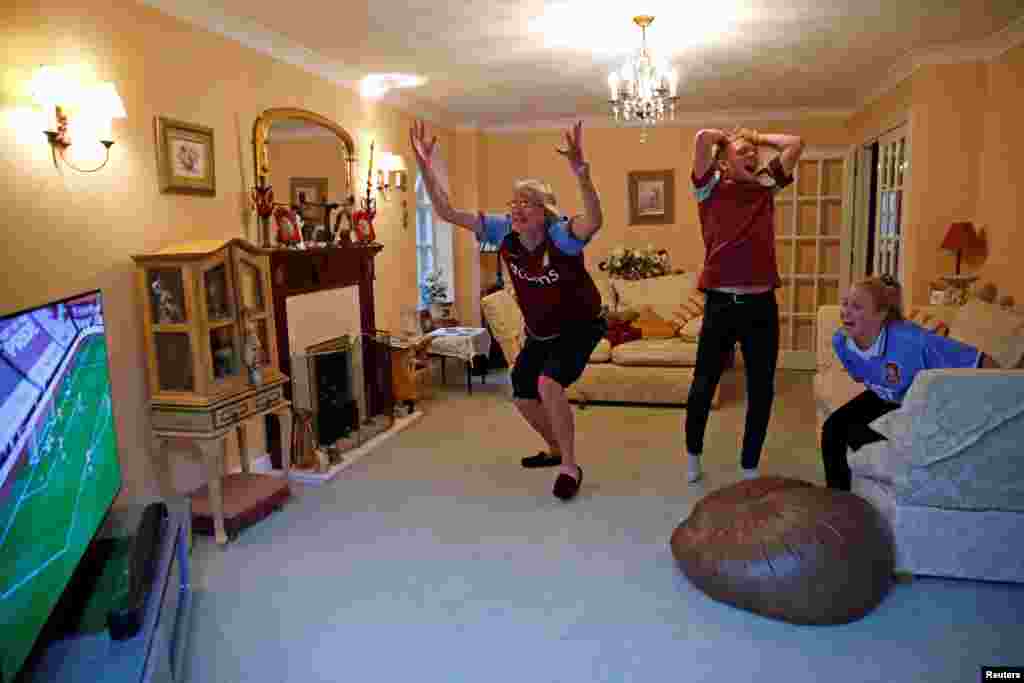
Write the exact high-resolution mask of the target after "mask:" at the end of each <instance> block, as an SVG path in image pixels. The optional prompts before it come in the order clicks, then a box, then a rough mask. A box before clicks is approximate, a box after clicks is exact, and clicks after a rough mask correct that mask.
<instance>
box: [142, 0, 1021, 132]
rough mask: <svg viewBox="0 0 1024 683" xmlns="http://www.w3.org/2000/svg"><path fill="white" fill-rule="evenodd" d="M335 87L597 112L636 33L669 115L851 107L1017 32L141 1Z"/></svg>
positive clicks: (729, 13) (534, 7)
mask: <svg viewBox="0 0 1024 683" xmlns="http://www.w3.org/2000/svg"><path fill="white" fill-rule="evenodd" d="M141 1H142V2H143V3H144V4H147V5H151V6H153V7H156V8H158V9H160V10H161V11H163V12H166V13H168V14H171V15H174V16H177V17H179V18H182V19H185V20H187V21H190V22H192V23H194V24H197V25H199V26H202V27H205V28H207V29H209V30H212V31H216V32H219V33H222V34H224V35H227V36H230V37H232V38H234V39H236V40H238V41H239V42H242V43H243V44H246V45H249V46H250V47H253V48H255V49H258V50H260V51H263V52H266V53H269V54H273V55H274V56H276V57H278V58H279V59H282V60H283V61H287V62H291V63H294V64H298V65H301V66H303V67H304V68H306V69H307V70H310V71H312V72H315V73H319V74H321V75H323V76H324V77H326V78H328V79H330V80H332V81H334V82H336V83H339V84H343V85H346V86H349V87H357V85H356V84H357V82H358V80H359V79H360V78H362V77H363V76H364V75H366V74H367V73H369V72H405V73H415V74H419V75H422V76H425V77H426V78H427V79H428V82H427V83H426V85H424V86H421V87H419V88H416V89H414V90H406V91H400V92H397V94H389V95H386V96H385V98H384V100H385V101H386V102H389V103H392V104H396V105H398V106H401V107H403V108H407V109H409V110H411V111H414V112H415V113H417V114H418V115H425V116H427V117H428V118H432V119H435V120H443V121H445V122H446V123H449V124H451V125H463V126H477V127H483V128H489V129H495V128H498V129H500V128H510V127H513V128H514V127H518V126H526V125H544V124H550V123H554V122H556V121H562V120H565V119H567V118H572V117H584V118H587V117H592V116H601V115H603V114H604V112H605V111H606V106H607V105H606V99H607V94H606V93H607V85H606V79H607V74H608V72H609V71H610V70H612V69H615V68H618V67H619V66H620V65H621V64H622V62H623V61H624V59H625V58H626V57H627V56H629V55H630V54H632V53H633V52H634V51H635V50H636V49H637V48H638V47H639V45H640V31H639V29H638V28H637V27H636V26H634V25H633V23H632V21H631V18H632V16H633V15H634V14H652V15H654V16H655V21H654V24H653V25H652V26H651V27H650V28H649V29H648V44H649V46H650V47H651V48H652V49H654V51H655V54H656V56H658V57H661V56H664V57H667V58H668V59H669V60H670V61H671V62H672V63H673V64H674V65H675V66H676V68H677V70H678V71H679V73H680V75H681V76H680V86H679V95H680V101H679V105H678V109H679V111H680V113H681V116H682V117H683V118H694V117H699V116H705V115H707V114H708V113H709V112H719V113H722V112H749V111H753V110H756V111H758V112H762V113H764V112H771V113H773V114H774V115H779V116H786V115H793V114H797V113H804V114H810V113H821V114H828V113H833V114H845V113H849V112H851V111H853V110H855V109H857V108H859V107H860V106H863V104H864V103H865V102H867V101H869V100H870V99H871V98H873V97H874V96H876V95H877V94H878V93H879V92H881V91H882V90H884V89H885V88H886V87H887V86H890V85H892V84H894V83H895V82H897V81H899V80H900V79H901V78H903V77H905V76H907V75H909V73H911V72H912V70H913V69H914V68H916V67H917V66H920V65H921V64H923V63H937V62H951V61H959V60H964V59H979V58H981V59H985V58H992V57H994V56H996V55H998V54H999V53H1001V52H1002V51H1005V50H1006V49H1008V48H1009V47H1011V46H1013V45H1015V44H1018V43H1020V42H1024V0H969V1H968V0H959V1H958V0H916V1H915V2H910V1H908V0H682V1H680V0H672V1H668V0H646V1H645V2H639V3H628V4H629V5H630V8H629V9H620V8H618V6H619V5H625V4H627V3H620V2H614V3H613V2H608V1H606V0H561V1H554V2H553V1H550V0H547V1H545V0H401V1H396V0H377V1H376V2H373V3H357V2H346V0H289V1H288V2H282V1H280V0H212V2H209V1H206V0H141Z"/></svg>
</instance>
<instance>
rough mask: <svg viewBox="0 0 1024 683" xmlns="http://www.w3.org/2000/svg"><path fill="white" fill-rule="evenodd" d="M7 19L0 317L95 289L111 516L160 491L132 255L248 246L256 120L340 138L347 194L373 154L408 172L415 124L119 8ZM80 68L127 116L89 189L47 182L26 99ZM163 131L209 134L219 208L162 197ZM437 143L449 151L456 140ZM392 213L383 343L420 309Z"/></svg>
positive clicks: (153, 15) (154, 17) (387, 213)
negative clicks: (207, 241) (49, 74)
mask: <svg viewBox="0 0 1024 683" xmlns="http://www.w3.org/2000/svg"><path fill="white" fill-rule="evenodd" d="M5 9H6V7H5ZM3 19H4V21H2V22H0V37H2V38H0V39H2V42H3V44H4V46H5V55H6V63H5V64H4V71H3V80H2V88H3V91H2V98H3V99H2V100H0V165H2V167H3V170H2V172H3V176H4V178H5V188H6V192H5V199H6V201H7V205H6V219H5V220H4V221H3V226H2V227H0V231H2V242H3V244H4V249H5V252H6V254H5V264H4V274H3V277H2V279H0V312H11V311H14V310H17V309H20V308H24V307H28V306H32V305H35V304H39V303H42V302H44V301H47V300H49V299H51V298H55V297H62V296H66V295H68V294H71V293H75V292H79V291H82V290H85V289H91V288H95V287H99V288H102V289H103V292H104V294H105V300H106V303H107V310H108V318H109V323H110V324H109V327H108V330H109V341H110V355H111V375H112V377H111V381H112V385H113V391H114V397H115V406H116V408H115V413H116V421H117V433H118V442H119V446H120V455H121V462H122V465H123V470H124V475H125V487H124V489H123V492H122V500H121V501H120V502H123V501H124V499H125V498H126V497H127V498H128V499H131V500H135V499H144V498H149V497H152V496H155V495H157V488H156V486H155V484H154V481H153V468H152V466H151V465H150V461H149V448H150V444H149V420H148V413H147V410H146V400H147V396H148V393H147V387H146V379H145V376H144V372H143V369H142V368H143V365H144V357H143V347H142V329H141V328H140V325H139V316H138V308H139V305H140V302H139V300H138V299H137V298H136V293H135V288H134V280H133V262H132V260H131V255H132V254H138V253H143V252H150V251H154V250H156V249H159V248H162V247H164V246H166V245H168V244H172V243H175V242H179V241H182V240H186V239H192V238H216V237H225V238H226V237H235V236H239V235H243V236H249V237H251V238H255V237H256V226H255V221H254V220H252V217H251V213H250V211H249V209H248V207H247V193H248V188H249V187H250V186H251V184H252V179H253V166H252V144H251V130H252V124H253V121H254V120H255V118H256V116H257V115H258V114H259V113H260V112H261V111H263V110H264V109H266V108H269V107H298V108H303V109H308V110H311V111H314V112H317V113H319V114H322V115H323V116H326V117H328V118H330V119H333V120H334V121H337V122H338V123H340V124H341V125H342V126H343V127H345V128H346V129H347V130H348V131H349V132H350V133H351V134H352V135H353V137H354V138H355V140H356V144H357V151H358V155H359V158H360V161H359V163H358V164H357V179H362V182H363V183H365V179H366V167H367V161H368V158H369V144H370V140H371V139H376V141H377V150H379V151H389V152H394V153H397V154H400V155H402V156H403V157H404V158H405V159H406V161H407V163H410V162H411V156H410V152H409V149H408V138H407V130H408V126H409V122H410V119H409V117H408V115H406V114H404V113H401V112H399V111H397V110H394V109H391V108H386V107H382V106H374V105H373V104H369V103H364V102H362V101H361V100H360V99H359V98H358V96H357V95H356V94H354V93H352V92H349V91H347V90H345V89H342V88H338V87H335V86H333V85H331V84H329V83H327V82H325V81H323V80H322V79H319V78H316V77H314V76H311V75H310V74H308V73H306V72H304V71H302V70H300V69H298V68H296V67H293V66H290V65H287V64H283V63H280V62H276V61H274V60H272V59H271V58H269V57H267V56H264V55H262V54H260V53H257V52H254V51H252V50H249V49H247V48H244V47H242V46H241V45H239V44H238V43H235V42H233V41H231V40H229V39H227V38H224V37H222V36H218V35H214V34H211V33H207V32H205V31H202V30H198V29H196V28H194V27H192V26H190V25H187V24H185V23H182V22H180V21H178V20H176V19H173V18H170V17H168V16H166V15H163V14H161V13H159V12H157V11H156V10H153V9H150V8H147V7H144V6H141V5H139V4H137V3H135V2H131V1H129V0H114V1H113V2H100V1H99V0H82V1H81V2H78V3H74V4H72V5H67V4H65V5H64V6H62V8H61V10H60V11H55V9H54V8H53V7H51V6H46V9H45V11H44V9H43V7H42V6H40V5H39V4H38V3H19V6H18V9H17V11H16V12H6V11H5V12H4V13H3ZM77 63H85V64H87V65H88V66H89V67H91V68H92V69H93V70H94V71H95V73H96V75H97V77H98V78H100V79H101V80H111V81H113V82H114V83H115V84H116V86H117V88H118V91H119V93H120V95H121V98H122V100H123V101H124V105H125V109H126V110H127V113H128V118H127V119H123V120H119V121H115V122H114V137H115V139H116V143H117V144H115V145H114V147H113V150H112V154H111V161H110V164H109V165H108V167H107V168H105V169H103V170H102V171H100V172H98V173H94V174H88V175H85V174H79V173H76V172H73V171H71V170H69V169H67V168H65V167H61V168H59V169H57V168H54V166H53V163H52V161H51V159H50V150H49V148H48V147H47V145H46V144H45V139H44V137H43V135H42V132H41V130H42V125H41V123H40V122H39V121H38V120H34V112H33V108H32V106H31V105H32V103H31V100H30V98H29V97H28V91H27V87H26V86H27V83H28V81H29V79H30V78H31V76H32V73H33V70H34V69H35V68H36V67H37V66H38V65H40V64H53V65H65V64H77ZM158 115H163V116H169V117H172V118H176V119H181V120H184V121H189V122H194V123H198V124H202V125H206V126H210V127H212V128H213V129H214V135H215V147H216V149H215V153H216V170H217V194H216V196H215V197H201V196H185V195H173V194H161V193H160V192H159V183H158V179H157V168H156V161H155V151H154V124H153V122H154V117H156V116H158ZM439 134H440V135H441V136H442V139H443V140H445V141H446V144H447V145H449V146H450V145H451V138H452V136H451V134H450V133H449V132H447V131H445V130H441V131H439ZM76 149H77V148H75V147H73V148H72V151H75V150H76ZM361 187H363V188H365V185H361ZM404 196H405V197H409V198H410V199H411V197H412V195H411V194H407V195H404ZM401 197H402V195H394V196H393V197H392V199H391V200H390V201H387V202H384V201H381V202H380V208H379V214H378V222H377V237H378V239H379V241H380V242H381V243H383V245H384V250H383V252H382V253H381V255H380V256H379V257H378V258H377V268H376V274H377V280H376V282H375V292H376V299H377V302H376V306H377V320H378V325H379V326H380V327H391V328H397V326H398V322H399V320H398V311H399V310H400V307H401V306H403V305H406V306H414V305H415V304H416V302H417V296H418V295H417V289H416V283H415V279H416V260H415V258H416V257H415V240H414V232H413V228H412V227H411V226H410V227H409V228H408V229H405V230H403V229H402V228H401ZM410 219H411V224H413V222H414V218H413V216H410ZM253 440H254V441H257V442H259V441H260V440H259V439H253ZM255 448H256V449H259V448H260V446H256V447H255ZM177 474H178V475H179V477H178V478H179V481H180V483H182V485H184V486H191V485H194V484H195V483H196V478H197V477H198V472H197V471H196V470H194V468H187V467H185V468H179V471H178V472H177Z"/></svg>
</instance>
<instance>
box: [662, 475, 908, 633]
mask: <svg viewBox="0 0 1024 683" xmlns="http://www.w3.org/2000/svg"><path fill="white" fill-rule="evenodd" d="M672 554H673V555H674V556H675V558H676V562H677V563H678V564H679V567H680V568H681V569H682V570H683V573H684V574H686V576H687V578H689V579H690V581H691V582H693V584H694V585H695V586H697V588H699V589H700V590H702V591H704V592H705V593H707V594H708V595H709V596H710V597H711V598H713V599H715V600H718V601H720V602H725V603H728V604H730V605H734V606H736V607H740V608H742V609H746V610H750V611H751V612H756V613H757V614H761V615H763V616H766V617H771V618H773V619H781V620H783V621H789V622H792V623H795V624H843V623H847V622H850V621H855V620H857V619H860V618H861V617H863V616H864V615H865V614H867V613H868V612H870V611H871V610H872V609H874V608H875V607H876V606H877V605H878V603H880V602H881V601H882V598H883V597H885V594H886V593H887V592H888V591H889V588H890V586H891V585H892V575H893V570H894V567H895V550H894V548H893V542H892V535H891V533H890V532H889V530H888V526H887V525H886V523H885V521H884V520H883V519H882V517H881V515H880V514H879V513H878V512H877V511H876V510H875V509H874V508H873V507H872V506H871V505H870V504H869V503H868V502H867V501H866V500H864V499H863V498H860V497H859V496H857V495H854V494H852V493H848V492H845V491H836V490H833V489H826V488H820V487H817V486H813V485H811V484H809V483H807V482H805V481H799V480H796V479H785V478H782V477H762V478H760V479H752V480H749V481H748V480H744V481H741V482H739V483H737V484H733V485H732V486H727V487H725V488H722V489H719V490H718V491H714V492H713V493H710V494H708V495H707V496H705V497H704V498H703V499H702V500H700V501H699V502H698V503H697V504H696V505H695V506H694V508H693V512H692V513H691V514H690V516H689V517H687V518H686V519H685V520H684V521H683V522H682V523H680V525H679V527H678V528H676V530H675V532H674V533H673V534H672Z"/></svg>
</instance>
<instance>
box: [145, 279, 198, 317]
mask: <svg viewBox="0 0 1024 683" xmlns="http://www.w3.org/2000/svg"><path fill="white" fill-rule="evenodd" d="M146 276H147V277H146V282H147V285H148V287H149V302H150V315H151V316H152V318H153V324H154V325H178V324H184V323H187V322H188V316H187V313H186V308H185V280H184V277H183V276H182V274H181V269H180V268H152V269H150V270H148V271H147V272H146Z"/></svg>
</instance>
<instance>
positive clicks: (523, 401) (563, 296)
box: [409, 121, 608, 500]
mask: <svg viewBox="0 0 1024 683" xmlns="http://www.w3.org/2000/svg"><path fill="white" fill-rule="evenodd" d="M582 127H583V124H582V122H579V123H577V124H576V125H575V126H573V127H572V129H571V130H569V131H567V132H566V134H565V141H566V149H564V150H563V149H559V150H558V152H559V153H560V154H562V155H563V156H565V157H566V158H567V159H568V161H569V168H570V170H571V171H572V173H573V175H575V176H576V178H577V180H578V182H579V186H580V194H581V195H582V197H583V209H584V212H583V215H582V216H575V217H573V218H564V217H562V216H561V215H560V214H559V212H558V208H557V206H556V204H555V196H554V194H553V193H552V192H551V188H550V187H549V186H548V185H547V184H546V183H542V182H540V181H537V180H520V181H518V182H517V183H515V186H514V194H513V197H512V200H511V201H510V202H509V203H508V207H509V213H508V214H507V215H497V214H491V215H485V214H484V213H482V212H469V211H461V210H458V209H453V208H452V207H451V205H450V203H449V200H448V196H447V193H445V192H444V190H443V189H441V188H440V186H439V184H438V180H437V176H436V174H435V173H434V171H433V170H432V168H431V156H432V154H433V151H434V146H435V144H436V142H437V138H433V139H432V140H430V141H429V142H428V141H427V139H426V136H425V134H424V127H423V123H422V122H421V121H416V122H414V123H413V127H412V130H411V131H410V133H409V135H410V139H411V141H412V148H413V151H414V152H415V154H416V164H417V165H418V166H419V169H420V174H421V175H422V177H423V181H424V183H425V185H426V188H427V192H428V193H429V195H430V200H431V202H432V203H433V206H434V211H436V212H437V215H438V216H439V217H440V218H441V220H443V221H447V222H448V223H452V224H453V225H458V226H461V227H463V228H466V229H468V230H472V231H473V232H474V233H475V234H476V236H477V239H478V240H480V241H481V242H488V243H491V244H500V245H501V246H500V248H499V252H498V253H499V254H500V255H501V259H502V260H503V261H504V262H505V264H506V265H507V266H508V271H509V274H510V277H511V279H512V285H513V287H514V289H515V293H516V300H517V301H518V303H519V308H520V310H521V311H522V313H523V319H524V320H525V322H526V343H525V344H524V345H523V349H522V351H520V353H519V356H518V357H517V358H516V362H515V367H514V368H513V369H512V395H513V398H514V399H515V404H516V407H517V408H518V409H519V412H520V413H521V414H522V416H523V418H524V419H525V420H526V421H527V422H528V423H529V424H530V426H531V427H533V428H534V429H535V430H536V431H537V433H539V434H540V435H541V437H542V438H543V439H544V440H545V441H546V442H547V444H548V447H549V449H550V450H549V452H548V453H539V454H537V455H536V456H530V457H529V458H524V459H523V465H524V466H525V467H536V466H543V465H559V471H558V476H557V478H556V479H555V484H554V488H553V491H552V492H553V493H554V495H555V496H556V497H557V498H560V499H562V500H569V499H571V498H573V497H574V496H575V495H576V492H577V491H578V490H579V487H580V483H581V482H582V480H583V468H581V467H580V466H579V465H577V464H576V454H575V450H574V441H575V427H574V423H573V414H572V408H571V407H570V406H569V399H568V398H567V397H566V395H565V388H566V387H568V386H569V385H571V384H572V383H573V382H575V381H576V380H577V379H579V377H580V375H582V374H583V369H584V367H585V366H586V363H587V359H589V358H590V354H591V352H592V351H593V350H594V348H595V347H596V346H597V344H598V342H600V341H601V339H602V338H603V337H604V335H605V332H606V331H607V329H608V326H607V323H606V322H605V319H604V317H603V315H602V312H601V294H600V293H599V292H598V289H597V286H596V285H595V284H594V281H593V279H592V278H591V277H590V273H589V272H587V269H586V268H585V266H584V262H583V248H584V247H585V246H586V245H587V244H588V243H589V242H590V240H591V238H592V237H593V236H594V233H596V232H597V230H598V228H600V227H601V223H602V221H603V220H604V219H603V216H602V213H601V201H600V199H599V198H598V196H597V190H595V189H594V184H593V182H591V180H590V165H589V164H587V163H586V162H585V161H584V160H583V139H582V134H583V130H582Z"/></svg>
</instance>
